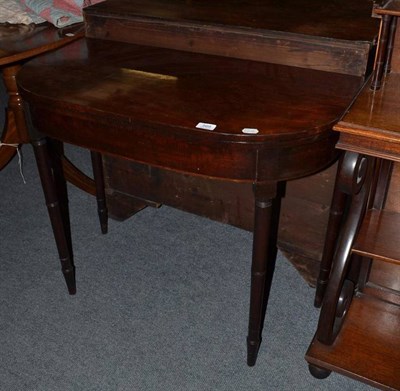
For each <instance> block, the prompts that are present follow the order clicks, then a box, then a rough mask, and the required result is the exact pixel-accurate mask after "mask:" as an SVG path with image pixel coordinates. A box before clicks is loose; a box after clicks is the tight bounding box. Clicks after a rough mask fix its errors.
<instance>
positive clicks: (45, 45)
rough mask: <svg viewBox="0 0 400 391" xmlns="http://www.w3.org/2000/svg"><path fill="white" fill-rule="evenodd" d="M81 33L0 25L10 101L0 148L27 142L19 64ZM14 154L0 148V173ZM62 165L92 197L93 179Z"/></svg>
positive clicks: (78, 28)
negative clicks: (19, 89)
mask: <svg viewBox="0 0 400 391" xmlns="http://www.w3.org/2000/svg"><path fill="white" fill-rule="evenodd" d="M67 33H69V34H73V36H68V35H65V34H67ZM82 33H83V32H82V25H81V26H70V27H68V28H65V29H56V28H55V27H53V26H51V25H49V24H47V23H45V24H42V25H33V24H32V25H11V24H0V67H1V71H2V76H3V80H4V85H5V87H6V92H7V94H8V97H9V101H8V107H7V111H6V121H5V125H4V129H3V132H2V134H1V142H2V143H3V144H11V145H19V144H26V143H28V142H29V141H30V139H29V134H28V131H27V128H26V123H25V117H24V112H23V108H22V100H21V97H20V95H19V92H18V88H17V84H16V81H15V77H16V75H17V73H18V71H19V69H20V68H21V66H22V64H23V63H24V62H26V61H27V60H29V59H31V58H33V57H35V56H38V55H39V54H42V53H46V52H49V51H51V50H55V49H57V48H59V47H61V46H64V45H66V44H68V43H70V42H73V41H74V40H76V39H77V38H79V37H80V36H82ZM16 153H17V148H16V147H15V146H10V145H1V146H0V170H1V169H2V168H4V167H5V166H6V165H7V164H8V162H9V161H10V160H11V159H12V158H13V157H14V156H15V154H16ZM63 165H64V168H65V171H66V175H67V177H68V179H69V180H70V182H71V183H73V184H75V185H76V186H78V187H79V188H81V189H83V190H85V191H87V192H88V193H91V194H94V193H95V191H94V184H93V180H92V179H90V178H89V177H87V176H86V175H84V174H83V173H82V172H81V171H80V170H78V169H77V168H76V167H75V166H74V165H73V164H72V163H71V162H70V161H69V160H68V159H66V158H65V159H64V161H63Z"/></svg>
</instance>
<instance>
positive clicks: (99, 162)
mask: <svg viewBox="0 0 400 391" xmlns="http://www.w3.org/2000/svg"><path fill="white" fill-rule="evenodd" d="M90 155H91V158H92V168H93V177H94V182H95V185H96V200H97V213H98V215H99V220H100V227H101V232H102V233H103V234H106V233H107V230H108V211H107V205H106V192H105V184H104V173H103V159H102V156H101V154H100V153H98V152H93V151H92V152H90Z"/></svg>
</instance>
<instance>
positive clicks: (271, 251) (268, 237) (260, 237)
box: [247, 186, 279, 366]
mask: <svg viewBox="0 0 400 391" xmlns="http://www.w3.org/2000/svg"><path fill="white" fill-rule="evenodd" d="M269 190H270V191H269V192H268V194H266V195H264V196H263V195H259V194H258V193H259V189H256V191H255V193H256V196H255V211H254V232H253V256H252V266H251V291H250V314H249V329H248V336H247V364H248V365H249V366H253V365H255V363H256V360H257V355H258V350H259V347H260V344H261V333H262V328H263V323H264V316H265V311H266V307H267V303H268V296H269V291H270V288H271V283H272V277H273V272H274V269H275V260H276V253H277V247H276V236H277V232H278V216H279V207H278V205H277V204H278V202H277V201H276V200H275V194H276V186H274V188H273V190H272V189H271V188H270V189H269ZM271 190H272V191H271Z"/></svg>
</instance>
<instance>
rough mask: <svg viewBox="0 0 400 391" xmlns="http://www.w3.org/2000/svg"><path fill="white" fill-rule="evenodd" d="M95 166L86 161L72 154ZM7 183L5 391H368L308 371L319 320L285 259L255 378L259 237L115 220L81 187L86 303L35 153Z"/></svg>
mask: <svg viewBox="0 0 400 391" xmlns="http://www.w3.org/2000/svg"><path fill="white" fill-rule="evenodd" d="M72 152H73V154H74V155H75V159H78V160H83V163H80V164H84V165H85V164H87V159H86V157H87V156H86V154H85V153H82V152H81V151H77V150H72ZM23 155H24V174H25V177H26V181H27V183H26V184H24V183H23V181H22V179H21V176H20V174H19V169H18V163H17V159H14V161H12V162H11V164H10V165H9V166H8V167H7V168H6V169H5V170H3V171H1V172H0V183H1V196H0V232H1V234H0V235H1V236H0V238H1V239H0V240H1V246H0V259H1V262H0V312H1V316H0V347H1V354H0V389H1V390H3V391H27V390H29V391H33V390H35V391H69V390H77V391H80V390H82V391H89V390H90V391H91V390H93V391H103V390H104V391H112V390H118V391H122V390H134V391H136V390H137V391H203V390H204V391H205V390H213V391H214V390H215V391H248V390H251V391H268V390H299V391H300V390H307V391H308V390H349V391H350V390H351V391H357V390H369V389H371V388H370V387H368V386H366V385H363V384H361V383H358V382H356V381H353V380H351V379H348V378H345V377H343V376H340V375H338V374H335V373H333V374H332V375H331V376H330V377H329V378H327V379H325V380H317V379H314V378H313V377H312V376H311V375H310V374H309V372H308V367H307V363H306V361H305V360H304V354H305V352H306V350H307V347H308V344H309V342H310V341H311V339H312V336H313V333H314V331H315V328H316V324H317V319H318V310H316V309H315V308H314V307H313V305H312V303H313V295H314V290H313V289H311V288H309V287H308V286H307V285H306V284H305V283H304V281H303V280H302V279H301V277H300V276H299V275H298V274H297V272H296V271H295V270H294V269H293V267H292V266H291V265H290V264H289V263H288V261H287V260H286V259H285V258H283V257H282V256H280V257H279V259H278V262H277V268H276V272H275V278H274V283H273V287H272V293H271V297H270V304H269V308H268V313H267V318H266V322H265V328H264V334H263V335H264V340H263V343H262V347H261V350H260V354H259V358H258V362H257V365H256V366H255V367H254V368H249V367H247V366H246V361H245V360H246V359H245V353H246V343H245V337H246V332H247V330H246V328H247V316H248V302H249V272H250V254H251V242H252V237H251V234H250V233H248V232H245V231H242V230H239V229H237V228H233V227H230V226H226V225H223V224H220V223H216V222H212V221H209V220H207V219H204V218H200V217H197V216H194V215H190V214H187V213H183V212H181V211H177V210H174V209H171V208H168V207H162V208H160V209H150V208H148V209H146V210H144V211H142V212H141V213H139V214H137V215H136V216H134V217H133V218H131V219H130V220H129V221H126V222H124V223H118V222H115V221H110V227H109V233H108V234H107V235H105V236H103V235H101V234H100V230H99V226H98V221H97V215H96V207H95V203H94V199H93V198H92V197H91V196H88V195H86V194H84V193H83V192H81V191H78V190H77V189H75V188H72V187H70V209H71V222H72V231H73V239H74V251H75V264H76V268H77V284H78V293H77V295H76V296H69V295H68V294H67V291H66V287H65V284H64V281H63V278H62V275H61V272H60V267H59V263H58V260H57V253H56V248H55V244H54V240H53V236H52V233H51V229H50V223H49V220H48V216H47V212H46V209H45V206H44V200H43V196H42V192H41V188H40V184H39V181H38V176H37V171H36V166H35V163H34V159H33V154H32V151H31V147H30V146H24V147H23Z"/></svg>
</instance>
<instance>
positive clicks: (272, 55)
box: [84, 0, 378, 75]
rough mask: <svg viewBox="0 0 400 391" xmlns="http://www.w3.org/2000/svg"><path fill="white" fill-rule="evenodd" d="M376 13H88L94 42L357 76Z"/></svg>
mask: <svg viewBox="0 0 400 391" xmlns="http://www.w3.org/2000/svg"><path fill="white" fill-rule="evenodd" d="M371 12H372V2H370V1H364V0H352V1H344V0H339V1H335V2H331V3H326V2H324V3H321V2H320V1H318V0H302V1H295V0H285V1H279V2H276V1H273V0H268V1H260V0H247V1H245V2H244V1H237V0H236V1H230V0H222V1H218V2H215V1H210V0H208V1H185V0H173V1H163V0H152V1H143V0H134V1H132V0H109V1H107V2H105V3H99V4H96V5H94V6H92V7H88V8H86V9H85V10H84V14H85V20H86V35H87V36H88V37H92V38H101V39H107V40H115V41H123V42H131V43H136V44H142V45H154V46H158V47H166V48H173V49H179V50H187V51H192V52H202V53H208V54H216V55H223V56H227V57H236V58H244V59H250V60H256V61H266V62H273V63H278V64H283V65H291V66H299V67H305V68H313V69H319V70H326V71H332V72H340V73H351V74H355V75H362V74H365V72H366V66H367V60H368V56H369V52H370V48H371V45H372V42H373V39H374V37H375V35H376V34H377V30H378V21H377V20H373V19H371V18H370V15H371Z"/></svg>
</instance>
